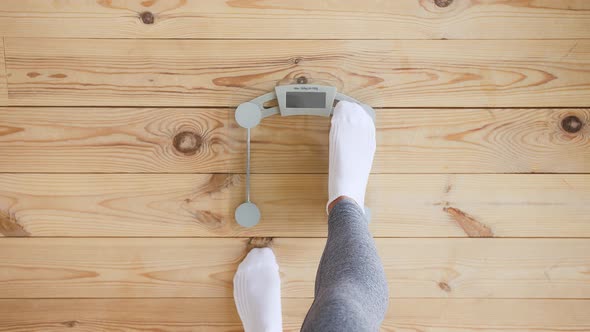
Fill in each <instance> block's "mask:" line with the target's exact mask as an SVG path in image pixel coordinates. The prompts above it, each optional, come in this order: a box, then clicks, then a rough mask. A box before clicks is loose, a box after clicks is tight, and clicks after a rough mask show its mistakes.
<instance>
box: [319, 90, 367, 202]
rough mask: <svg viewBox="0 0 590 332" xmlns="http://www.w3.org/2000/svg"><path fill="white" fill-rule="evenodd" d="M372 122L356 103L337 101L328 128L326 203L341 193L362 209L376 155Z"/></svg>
mask: <svg viewBox="0 0 590 332" xmlns="http://www.w3.org/2000/svg"><path fill="white" fill-rule="evenodd" d="M375 149H376V140H375V123H374V122H373V119H371V116H370V115H369V114H367V112H366V111H365V110H364V109H363V108H362V107H361V106H360V105H358V104H356V103H351V102H347V101H341V102H339V103H338V104H337V105H336V107H335V108H334V113H333V116H332V127H331V128H330V169H329V180H328V204H327V205H326V210H327V206H328V205H330V203H332V201H334V200H335V199H336V198H338V197H340V196H348V197H350V198H352V199H353V200H354V201H355V202H356V203H357V204H358V205H359V206H360V207H361V208H362V209H363V210H364V208H365V192H366V190H367V182H368V181H369V174H370V173H371V167H372V165H373V156H374V155H375Z"/></svg>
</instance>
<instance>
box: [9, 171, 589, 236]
mask: <svg viewBox="0 0 590 332" xmlns="http://www.w3.org/2000/svg"><path fill="white" fill-rule="evenodd" d="M589 177H590V175H551V174H544V175H509V174H505V175H492V174H490V175H427V174H416V175H373V176H372V177H371V178H370V181H369V182H370V183H369V188H368V194H367V198H366V204H367V205H368V206H369V207H370V208H371V210H372V211H371V213H372V221H371V224H370V228H371V230H372V231H373V233H374V235H375V236H377V237H447V236H451V237H467V236H472V237H477V236H483V237H489V236H493V237H590V219H589V216H590V205H589V204H588V202H589V201H590V181H589ZM244 187H245V183H244V178H243V176H241V175H226V174H216V175H210V174H201V175H174V174H170V175H166V174H158V175H152V174H88V175H83V174H54V175H49V174H1V175H0V235H4V236H34V237H35V236H116V237H125V236H127V237H138V236H165V237H174V236H181V237H189V236H209V237H228V236H240V237H249V236H260V237H265V236H296V237H323V236H326V232H327V225H326V214H325V204H326V200H327V193H326V192H327V189H326V188H327V177H326V176H325V175H309V174H308V175H287V174H282V175H279V174H277V175H255V176H254V177H253V178H252V193H251V198H252V200H253V201H254V202H256V203H257V204H258V206H259V207H260V209H261V210H262V219H261V221H260V223H259V224H258V225H257V226H256V227H253V228H243V227H241V226H239V225H237V224H236V222H235V220H234V211H235V208H236V207H237V206H238V205H239V204H241V203H242V202H243V201H244V199H245V198H244V197H245V196H244V195H245V194H244ZM453 212H455V213H453ZM460 213H463V214H467V215H469V216H470V218H471V219H466V220H464V219H461V218H458V217H457V215H458V214H460ZM470 223H471V224H470ZM482 226H483V227H485V229H487V232H486V233H478V232H477V230H478V229H482V228H481V227H482ZM472 228H475V229H476V232H475V233H474V231H473V230H472Z"/></svg>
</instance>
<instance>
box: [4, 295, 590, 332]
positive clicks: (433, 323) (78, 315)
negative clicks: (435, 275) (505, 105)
mask: <svg viewBox="0 0 590 332" xmlns="http://www.w3.org/2000/svg"><path fill="white" fill-rule="evenodd" d="M310 305H311V299H296V298H286V299H283V303H282V308H283V327H284V331H293V332H295V331H299V329H300V327H301V324H302V322H303V319H304V317H305V314H306V311H307V309H308V308H309V306H310ZM589 310H590V301H588V300H545V299H538V300H537V299H535V300H532V299H509V300H508V299H507V300H504V299H392V300H391V303H390V305H389V308H388V311H387V314H386V318H385V321H384V322H383V325H382V328H381V331H396V332H413V331H421V332H457V331H458V332H467V331H481V330H486V331H491V330H493V331H510V332H513V331H519V332H538V331H545V332H550V331H555V332H557V331H564V330H566V331H582V330H587V329H590V318H589V317H590V316H588V315H587V313H588V311H589ZM31 330H34V331H39V332H46V331H71V330H75V331H83V332H97V331H101V332H102V331H117V332H129V331H145V330H153V331H160V332H173V331H174V332H189V331H191V332H194V331H203V332H205V331H207V332H209V331H215V332H221V331H223V332H229V331H234V332H235V331H242V329H241V323H240V318H239V317H238V314H237V312H236V310H235V307H234V302H233V299H224V298H208V299H205V298H190V299H18V300H16V299H15V300H0V331H11V332H24V331H31Z"/></svg>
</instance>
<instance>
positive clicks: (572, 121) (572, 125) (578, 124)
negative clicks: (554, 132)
mask: <svg viewBox="0 0 590 332" xmlns="http://www.w3.org/2000/svg"><path fill="white" fill-rule="evenodd" d="M583 126H584V123H583V122H582V120H580V118H578V117H577V116H575V115H570V116H566V117H565V118H563V120H561V128H563V130H565V131H566V132H568V133H570V134H575V133H577V132H578V131H580V130H581V129H582V127H583Z"/></svg>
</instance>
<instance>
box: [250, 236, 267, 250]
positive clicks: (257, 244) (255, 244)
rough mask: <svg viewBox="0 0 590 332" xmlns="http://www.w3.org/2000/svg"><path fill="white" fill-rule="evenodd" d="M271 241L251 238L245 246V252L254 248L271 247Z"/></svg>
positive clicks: (264, 238)
mask: <svg viewBox="0 0 590 332" xmlns="http://www.w3.org/2000/svg"><path fill="white" fill-rule="evenodd" d="M272 241H273V238H272V237H251V238H250V239H249V240H248V244H247V245H246V251H250V250H252V249H254V248H267V247H272Z"/></svg>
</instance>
